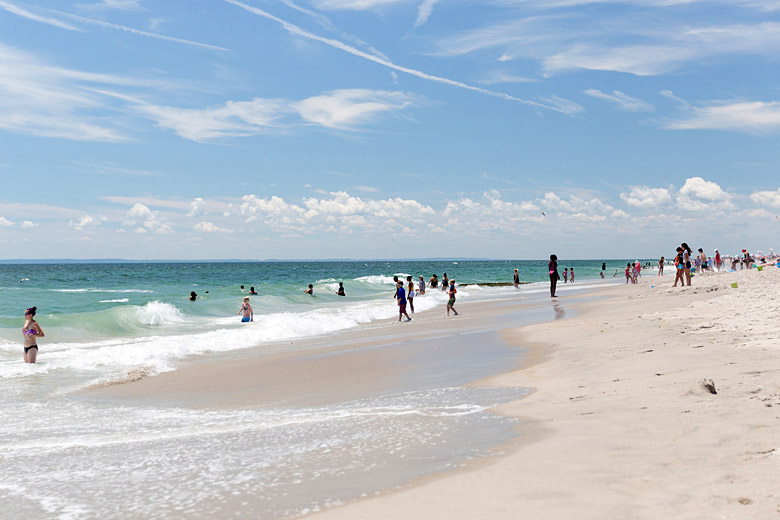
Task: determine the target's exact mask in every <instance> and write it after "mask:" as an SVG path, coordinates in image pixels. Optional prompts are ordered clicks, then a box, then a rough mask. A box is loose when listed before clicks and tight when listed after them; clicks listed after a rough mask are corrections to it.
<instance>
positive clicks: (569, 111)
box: [542, 94, 585, 116]
mask: <svg viewBox="0 0 780 520" xmlns="http://www.w3.org/2000/svg"><path fill="white" fill-rule="evenodd" d="M542 99H543V100H544V101H546V102H547V103H549V104H550V105H552V106H554V107H555V108H556V109H557V110H558V111H559V112H562V113H564V114H566V115H568V116H574V115H577V114H579V113H582V112H584V111H585V108H584V107H583V106H582V105H580V104H579V103H577V102H576V101H572V100H571V99H566V98H562V97H560V96H556V95H555V94H551V95H549V96H547V97H543V98H542Z"/></svg>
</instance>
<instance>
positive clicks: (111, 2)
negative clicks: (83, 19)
mask: <svg viewBox="0 0 780 520" xmlns="http://www.w3.org/2000/svg"><path fill="white" fill-rule="evenodd" d="M76 7H78V8H80V9H85V10H88V11H109V10H118V11H145V10H146V9H145V8H144V7H143V6H142V5H141V0H102V1H101V2H98V3H95V4H76Z"/></svg>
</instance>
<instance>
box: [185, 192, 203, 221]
mask: <svg viewBox="0 0 780 520" xmlns="http://www.w3.org/2000/svg"><path fill="white" fill-rule="evenodd" d="M205 206H206V201H205V200H203V198H202V197H196V198H195V199H194V200H193V201H192V202H190V212H189V213H187V216H188V217H196V216H198V215H201V214H202V213H203V209H204V208H205Z"/></svg>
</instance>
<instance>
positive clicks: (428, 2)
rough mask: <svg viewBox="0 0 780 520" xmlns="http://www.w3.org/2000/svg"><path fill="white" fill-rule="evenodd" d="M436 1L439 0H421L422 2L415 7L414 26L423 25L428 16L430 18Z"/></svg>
mask: <svg viewBox="0 0 780 520" xmlns="http://www.w3.org/2000/svg"><path fill="white" fill-rule="evenodd" d="M438 1H439V0H423V2H422V3H421V4H420V6H419V7H418V8H417V20H415V22H414V26H415V27H420V26H422V25H425V23H426V22H427V21H428V18H430V17H431V14H432V13H433V7H434V6H435V5H436V3H437V2H438Z"/></svg>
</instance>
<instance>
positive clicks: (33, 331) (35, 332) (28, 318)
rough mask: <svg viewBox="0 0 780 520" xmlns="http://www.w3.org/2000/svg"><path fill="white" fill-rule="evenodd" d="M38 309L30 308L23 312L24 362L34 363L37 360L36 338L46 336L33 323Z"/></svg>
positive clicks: (36, 324)
mask: <svg viewBox="0 0 780 520" xmlns="http://www.w3.org/2000/svg"><path fill="white" fill-rule="evenodd" d="M37 310H38V307H30V308H29V309H27V310H26V311H24V320H25V321H24V327H22V337H23V338H24V362H25V363H35V360H36V359H37V358H38V341H37V339H38V338H43V337H44V336H46V335H45V334H44V333H43V329H42V328H41V326H40V325H38V322H37V321H35V312H36V311H37Z"/></svg>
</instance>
